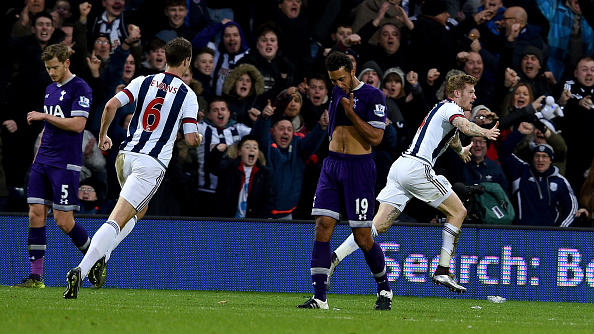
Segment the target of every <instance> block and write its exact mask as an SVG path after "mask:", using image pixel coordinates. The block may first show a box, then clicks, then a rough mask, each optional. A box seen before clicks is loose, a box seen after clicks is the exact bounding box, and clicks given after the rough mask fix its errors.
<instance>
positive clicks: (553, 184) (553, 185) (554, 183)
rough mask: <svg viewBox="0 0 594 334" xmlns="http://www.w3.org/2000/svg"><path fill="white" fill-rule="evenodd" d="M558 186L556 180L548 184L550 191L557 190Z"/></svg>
mask: <svg viewBox="0 0 594 334" xmlns="http://www.w3.org/2000/svg"><path fill="white" fill-rule="evenodd" d="M558 187H559V185H558V184H557V183H556V182H551V183H550V184H549V188H550V189H551V191H557V188H558Z"/></svg>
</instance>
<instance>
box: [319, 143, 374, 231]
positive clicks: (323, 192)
mask: <svg viewBox="0 0 594 334" xmlns="http://www.w3.org/2000/svg"><path fill="white" fill-rule="evenodd" d="M375 179H376V172H375V162H374V161H373V159H372V158H371V154H365V155H350V154H341V153H336V152H330V155H329V156H328V157H327V158H326V159H324V164H323V166H322V172H321V174H320V179H319V181H318V187H317V189H316V195H315V197H314V203H313V209H312V211H311V214H312V215H314V216H328V217H331V218H334V219H336V220H340V219H341V218H342V219H344V218H345V217H346V219H347V220H348V221H349V225H350V226H351V227H371V225H372V223H373V215H374V211H375V210H374V209H375ZM341 215H342V217H341Z"/></svg>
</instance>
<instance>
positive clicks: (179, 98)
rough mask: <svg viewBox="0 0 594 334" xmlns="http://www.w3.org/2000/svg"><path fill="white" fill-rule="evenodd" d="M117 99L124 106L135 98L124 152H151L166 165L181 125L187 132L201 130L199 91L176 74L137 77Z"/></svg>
mask: <svg viewBox="0 0 594 334" xmlns="http://www.w3.org/2000/svg"><path fill="white" fill-rule="evenodd" d="M116 98H117V99H118V100H120V102H121V103H122V105H126V104H128V103H130V102H132V101H136V108H135V110H134V114H133V115H132V120H131V121H130V126H129V127H128V136H127V137H126V140H125V141H124V142H123V143H122V145H121V146H120V150H122V151H126V152H133V153H141V154H147V155H150V156H151V157H154V158H155V159H157V160H158V161H159V162H161V163H162V164H163V165H164V166H165V167H167V165H169V160H171V154H172V150H173V144H174V142H175V139H176V136H177V132H178V130H179V128H180V125H181V124H182V123H183V131H184V133H192V132H197V131H198V130H197V128H196V123H197V122H196V116H197V115H198V99H197V97H196V94H195V93H194V92H193V91H192V90H191V89H190V87H188V86H187V85H186V84H185V83H184V82H183V81H182V79H181V78H180V77H178V76H177V75H175V74H172V73H167V72H164V73H159V74H155V75H150V76H147V77H138V78H136V79H134V80H132V82H130V84H129V85H128V86H127V87H126V88H124V90H122V91H121V92H119V93H118V94H116Z"/></svg>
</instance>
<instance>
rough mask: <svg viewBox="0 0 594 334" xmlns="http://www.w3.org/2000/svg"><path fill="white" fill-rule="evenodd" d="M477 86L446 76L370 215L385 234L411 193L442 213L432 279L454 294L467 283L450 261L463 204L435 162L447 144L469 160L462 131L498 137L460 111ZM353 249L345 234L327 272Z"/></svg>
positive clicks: (464, 76) (469, 106)
mask: <svg viewBox="0 0 594 334" xmlns="http://www.w3.org/2000/svg"><path fill="white" fill-rule="evenodd" d="M475 85H476V78H475V77H473V76H471V75H467V74H460V75H455V76H452V77H451V78H450V79H449V80H448V82H447V88H446V92H447V99H445V100H443V101H441V102H439V103H438V104H436V105H435V106H434V107H433V109H432V110H431V111H429V113H428V114H427V115H426V116H425V119H424V120H423V122H422V124H421V125H420V126H419V128H418V129H417V133H416V134H415V136H414V138H413V140H412V143H411V144H410V146H409V147H408V149H407V150H406V151H405V152H404V153H402V156H401V157H399V158H398V159H397V160H396V161H395V162H394V163H393V164H392V167H391V168H390V172H389V174H388V180H387V182H386V186H385V187H384V189H382V190H381V191H380V193H379V194H378V195H377V200H378V202H379V203H380V205H379V208H378V210H377V213H376V215H375V217H374V218H373V225H374V226H373V228H372V229H373V232H372V234H373V236H377V235H379V234H383V233H385V232H386V231H387V230H388V228H389V227H390V226H392V223H393V222H394V221H395V220H396V218H398V216H399V215H400V213H401V212H402V211H403V210H404V208H405V207H406V204H407V203H408V201H410V200H411V198H413V197H416V198H418V199H419V200H422V201H423V202H425V203H427V204H429V205H430V206H432V207H434V208H437V209H438V210H439V211H441V212H442V213H443V214H445V216H446V222H445V224H444V226H443V230H442V233H441V236H442V246H441V249H440V255H439V264H438V265H437V268H436V270H435V272H434V273H433V276H432V281H433V282H434V283H435V284H437V285H443V286H445V287H446V288H448V289H449V290H450V291H452V292H457V293H463V292H466V288H465V287H463V286H462V285H460V284H458V283H457V282H456V281H455V280H454V275H453V274H452V273H451V272H450V262H451V260H452V257H453V256H454V253H455V251H456V247H457V245H458V239H459V237H460V232H461V227H462V223H463V222H464V218H465V217H466V209H465V208H464V205H463V204H462V201H461V200H460V198H459V197H458V196H457V195H456V193H455V192H453V191H452V187H451V185H450V183H449V181H448V180H447V179H446V178H445V177H444V176H443V175H436V174H435V171H434V170H433V166H434V164H435V161H436V160H437V158H438V157H439V156H440V155H441V154H442V153H443V152H444V151H445V150H446V149H447V148H448V146H449V147H451V148H452V149H453V150H454V151H455V152H456V153H457V154H458V155H459V156H460V158H461V159H462V160H463V161H464V163H467V162H469V161H470V150H471V148H472V145H473V143H470V144H469V145H467V146H462V143H461V141H460V134H459V133H460V132H462V133H464V134H465V135H467V136H469V137H485V138H487V139H489V140H496V139H497V137H498V136H499V133H500V131H499V129H498V128H497V127H498V126H499V122H496V123H495V125H494V126H493V127H492V128H490V129H484V128H482V127H480V126H478V125H477V124H475V123H472V122H470V121H468V119H466V117H465V116H464V112H465V111H470V110H471V109H472V103H474V100H475V99H476V95H475V91H474V86H475ZM356 249H357V245H356V244H355V243H354V242H353V237H352V236H349V237H348V238H347V240H345V241H344V242H343V243H342V245H340V246H339V247H338V248H337V249H336V251H335V252H334V253H333V256H332V266H331V267H330V275H332V273H333V271H334V269H335V268H336V266H337V265H338V264H339V263H340V261H342V260H343V259H344V258H345V257H346V256H348V255H349V254H351V253H352V252H354V251H355V250H356Z"/></svg>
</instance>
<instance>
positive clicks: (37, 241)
mask: <svg viewBox="0 0 594 334" xmlns="http://www.w3.org/2000/svg"><path fill="white" fill-rule="evenodd" d="M27 244H28V249H29V260H30V261H31V274H32V275H34V277H35V278H36V279H37V276H39V279H38V280H41V277H42V276H43V259H44V256H45V249H46V248H47V237H46V234H45V226H43V227H29V237H28V238H27Z"/></svg>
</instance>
